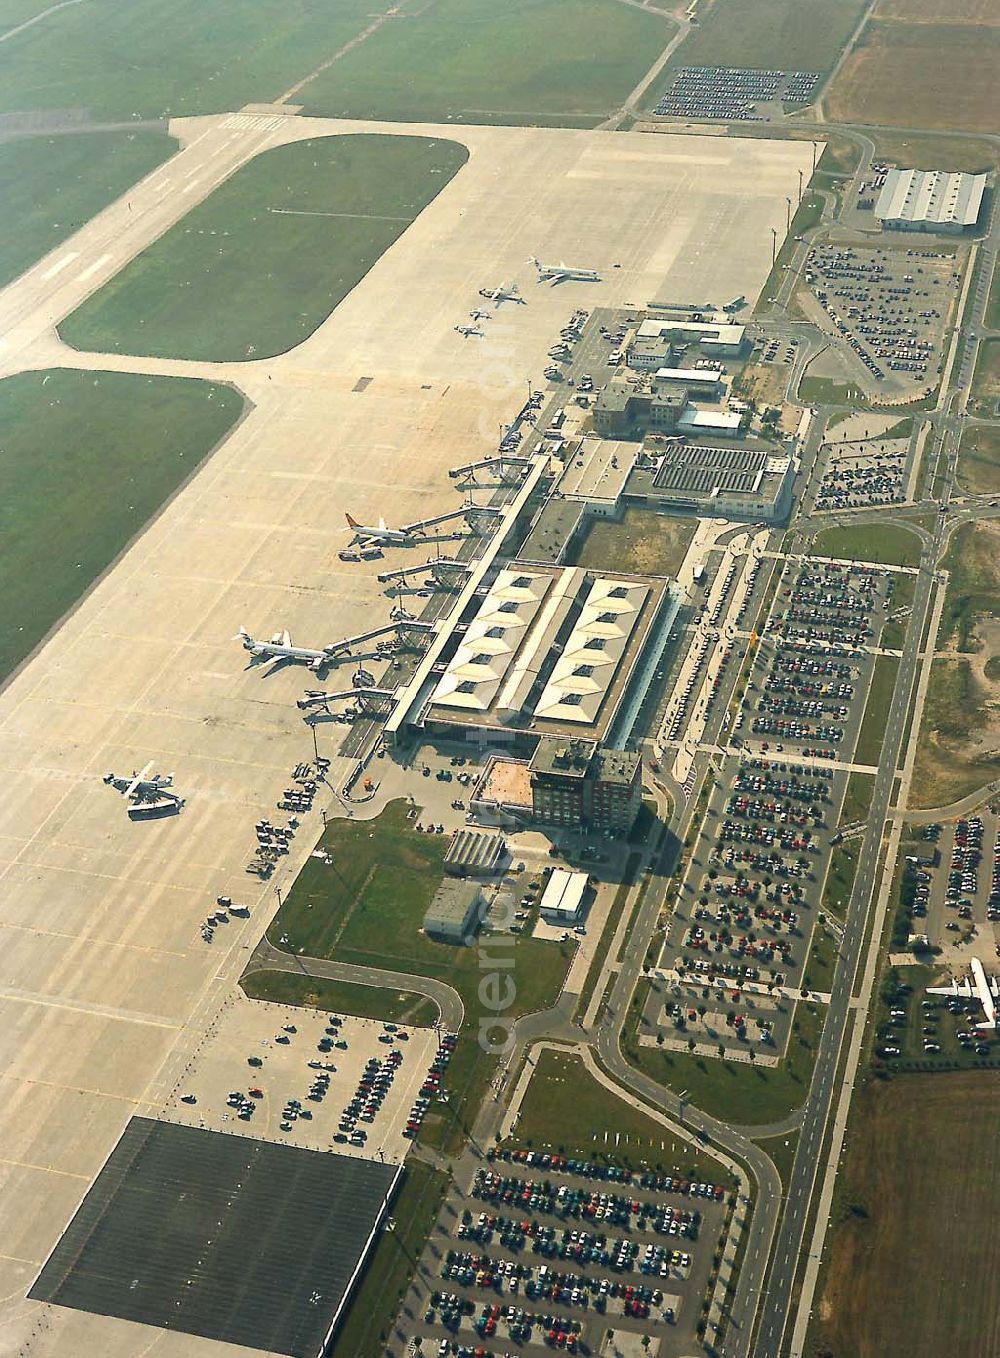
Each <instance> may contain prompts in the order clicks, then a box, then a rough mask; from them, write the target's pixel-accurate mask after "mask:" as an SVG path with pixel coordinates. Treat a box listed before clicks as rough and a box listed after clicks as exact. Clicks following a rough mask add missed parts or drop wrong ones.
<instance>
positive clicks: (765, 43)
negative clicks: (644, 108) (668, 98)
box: [645, 0, 865, 107]
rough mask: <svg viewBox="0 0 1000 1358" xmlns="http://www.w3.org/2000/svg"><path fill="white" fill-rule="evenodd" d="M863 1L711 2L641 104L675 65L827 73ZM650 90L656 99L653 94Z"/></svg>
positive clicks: (658, 90)
mask: <svg viewBox="0 0 1000 1358" xmlns="http://www.w3.org/2000/svg"><path fill="white" fill-rule="evenodd" d="M864 8H865V0H755V3H754V4H753V5H748V4H746V3H745V0H713V3H712V4H711V5H704V4H702V5H699V7H698V15H699V24H698V26H697V27H695V28H692V29H691V32H690V34H689V36H688V37H687V38H685V40H684V42H683V43H682V44H681V45H680V47H679V48H678V49H677V51H676V53H675V54H674V56H673V57H672V58H671V60H670V63H669V65H668V67H667V70H666V71H665V72H664V73H663V75H661V76H660V77H659V78H658V79H657V80H656V81H655V83H654V86H653V90H651V91H650V95H649V96H647V98H646V100H645V102H646V104H647V105H648V106H649V107H655V106H656V104H657V103H658V101H659V99H660V97H661V96H662V94H663V91H664V89H665V88H666V87H667V86H668V85H669V84H670V82H671V80H672V79H673V74H674V72H675V71H676V70H677V68H678V67H680V66H735V67H748V66H755V67H763V68H765V69H768V70H783V71H793V70H794V71H828V70H830V69H831V68H832V67H833V66H834V65H835V63H836V61H837V58H838V56H839V55H840V51H841V49H842V48H843V46H844V44H845V43H846V42H847V40H848V38H849V37H850V36H851V34H852V33H853V31H854V29H855V26H856V25H857V23H858V20H859V19H860V18H861V15H862V13H863V12H864ZM654 93H655V97H653V95H654Z"/></svg>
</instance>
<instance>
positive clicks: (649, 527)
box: [573, 508, 698, 577]
mask: <svg viewBox="0 0 1000 1358" xmlns="http://www.w3.org/2000/svg"><path fill="white" fill-rule="evenodd" d="M697 527H698V520H697V519H695V518H682V517H674V516H672V515H670V514H656V513H654V512H653V511H652V510H649V509H635V508H629V509H626V511H625V514H624V516H623V517H622V520H621V522H620V523H615V522H613V521H612V520H611V519H600V518H595V519H591V521H590V526H589V527H588V529H587V532H586V536H585V537H584V538H583V540H582V541H581V543H580V545H579V546H578V547H577V549H576V551H575V553H574V556H573V561H574V564H575V565H577V566H586V567H588V569H592V570H593V569H596V570H616V571H638V572H640V573H642V574H647V575H666V576H671V577H672V576H674V575H676V574H677V572H678V571H679V570H680V568H681V565H682V563H683V561H684V557H685V556H686V555H687V549H688V546H689V545H690V542H691V539H692V538H693V537H694V535H695V531H696V530H697Z"/></svg>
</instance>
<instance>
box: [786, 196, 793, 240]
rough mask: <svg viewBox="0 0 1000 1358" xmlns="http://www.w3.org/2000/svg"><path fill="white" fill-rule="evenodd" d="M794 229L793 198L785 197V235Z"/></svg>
mask: <svg viewBox="0 0 1000 1358" xmlns="http://www.w3.org/2000/svg"><path fill="white" fill-rule="evenodd" d="M791 229H792V200H791V199H790V198H786V199H785V235H786V236H787V235H788V233H789V231H791Z"/></svg>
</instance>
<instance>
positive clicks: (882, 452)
mask: <svg viewBox="0 0 1000 1358" xmlns="http://www.w3.org/2000/svg"><path fill="white" fill-rule="evenodd" d="M872 423H873V424H878V423H884V424H887V427H888V428H890V429H891V425H888V423H887V421H886V420H884V419H882V420H880V419H879V417H877V416H875V417H873V419H872ZM859 432H860V431H859ZM838 434H840V430H839V429H838V430H837V432H836V433H835V434H831V436H830V437H829V439H828V440H827V441H826V442H825V443H824V444H823V446H822V449H821V454H822V461H821V463H820V468H821V474H820V479H819V484H818V485H817V488H816V503H815V507H816V508H817V509H872V508H875V507H877V506H879V505H889V504H899V503H900V502H901V501H903V500H905V499H906V498H907V483H908V480H909V471H910V445H911V439H910V434H909V432H908V431H907V432H906V433H905V434H904V435H903V436H902V437H899V438H889V437H886V436H885V435H884V434H881V435H880V433H879V432H878V430H877V429H874V430H872V432H871V434H870V436H869V434H868V430H867V429H866V430H865V431H864V434H861V436H860V437H859V436H857V435H854V434H853V431H852V434H851V436H841V437H837V435H838Z"/></svg>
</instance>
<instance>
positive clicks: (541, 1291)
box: [405, 1147, 729, 1358]
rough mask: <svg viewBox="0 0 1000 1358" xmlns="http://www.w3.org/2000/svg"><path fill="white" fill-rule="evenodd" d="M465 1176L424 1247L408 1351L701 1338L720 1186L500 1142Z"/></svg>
mask: <svg viewBox="0 0 1000 1358" xmlns="http://www.w3.org/2000/svg"><path fill="white" fill-rule="evenodd" d="M462 1187H464V1188H465V1189H466V1190H467V1191H465V1192H463V1191H461V1189H460V1188H458V1189H456V1190H455V1191H454V1192H453V1193H452V1194H451V1195H450V1197H449V1199H448V1200H447V1202H446V1204H445V1207H444V1211H443V1213H442V1215H441V1217H440V1219H439V1222H438V1225H437V1228H436V1229H435V1231H434V1233H433V1235H432V1237H431V1241H430V1243H429V1246H428V1249H427V1251H425V1255H424V1260H425V1262H426V1263H427V1265H428V1267H427V1271H426V1273H425V1272H424V1270H423V1269H421V1271H420V1273H419V1274H418V1279H419V1282H418V1286H419V1288H420V1298H419V1305H418V1306H417V1307H415V1308H414V1310H415V1311H416V1313H417V1315H419V1317H420V1318H419V1319H417V1318H415V1320H414V1323H413V1324H412V1325H410V1326H408V1327H405V1328H406V1329H407V1331H408V1332H407V1334H406V1340H407V1349H406V1351H407V1352H408V1353H422V1354H424V1355H432V1354H433V1355H437V1354H440V1355H442V1356H443V1355H446V1354H460V1355H479V1354H486V1355H490V1354H495V1355H500V1354H504V1353H509V1352H511V1351H512V1349H513V1351H515V1352H517V1353H525V1354H531V1353H533V1352H539V1351H545V1350H546V1349H550V1350H551V1349H555V1350H562V1351H565V1352H568V1353H589V1354H597V1353H602V1352H605V1349H604V1348H603V1347H602V1341H603V1339H604V1336H605V1335H606V1333H607V1331H608V1329H609V1327H610V1328H614V1329H615V1330H616V1331H618V1332H620V1334H621V1335H622V1337H623V1339H624V1340H626V1342H627V1340H628V1339H629V1338H631V1340H632V1341H633V1342H634V1344H635V1346H636V1352H637V1353H650V1354H660V1355H663V1358H667V1356H668V1355H673V1354H683V1353H690V1352H692V1351H693V1350H694V1349H695V1348H697V1347H698V1339H697V1334H696V1326H697V1323H698V1321H699V1319H700V1317H701V1299H702V1296H703V1294H704V1291H705V1288H706V1285H707V1282H708V1279H709V1275H710V1272H711V1267H712V1256H713V1254H714V1252H715V1250H716V1248H717V1246H718V1242H719V1239H720V1237H721V1233H722V1229H723V1226H724V1224H725V1221H726V1215H727V1212H728V1209H729V1202H728V1197H727V1190H726V1189H725V1188H724V1187H723V1186H722V1185H721V1184H718V1185H717V1184H714V1183H693V1182H691V1181H690V1180H688V1179H682V1178H680V1177H675V1176H673V1175H670V1174H667V1173H661V1172H658V1171H652V1170H650V1171H646V1172H640V1171H634V1172H633V1171H630V1170H626V1169H620V1168H616V1167H611V1166H607V1165H601V1164H598V1163H596V1162H594V1161H577V1160H574V1159H567V1158H566V1157H565V1156H560V1155H549V1154H545V1153H543V1152H539V1151H529V1150H524V1149H511V1148H507V1147H504V1148H501V1149H495V1148H491V1149H490V1151H489V1152H488V1153H487V1156H486V1159H485V1161H484V1162H482V1163H480V1164H479V1165H478V1166H477V1167H476V1168H475V1169H474V1171H473V1175H472V1179H471V1182H469V1183H467V1184H464V1185H463V1186H462ZM643 1336H646V1337H647V1341H648V1342H645V1343H644V1342H643Z"/></svg>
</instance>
